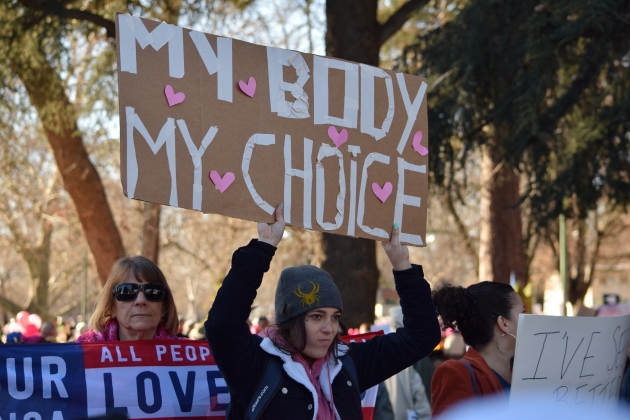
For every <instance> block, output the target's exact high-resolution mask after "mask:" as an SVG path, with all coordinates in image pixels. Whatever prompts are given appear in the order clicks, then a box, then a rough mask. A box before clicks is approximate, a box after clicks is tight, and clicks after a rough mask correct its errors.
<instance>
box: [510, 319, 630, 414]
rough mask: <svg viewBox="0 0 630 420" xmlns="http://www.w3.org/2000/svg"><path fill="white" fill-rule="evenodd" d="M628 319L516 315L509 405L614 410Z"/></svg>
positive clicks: (624, 359)
mask: <svg viewBox="0 0 630 420" xmlns="http://www.w3.org/2000/svg"><path fill="white" fill-rule="evenodd" d="M629 332H630V315H627V316H620V317H611V318H591V317H562V316H542V315H525V314H521V315H520V316H519V319H518V332H517V337H518V339H517V342H516V354H515V356H514V370H513V373H512V389H511V391H510V403H526V402H527V401H530V402H531V401H532V397H533V396H534V397H535V398H536V401H537V404H538V403H541V404H548V405H551V406H553V405H555V406H556V407H568V408H573V407H575V406H577V407H584V408H588V409H593V408H594V409H597V408H609V407H612V406H616V405H617V404H618V399H619V389H620V387H621V380H622V378H623V369H624V366H625V362H626V352H627V347H628V337H629Z"/></svg>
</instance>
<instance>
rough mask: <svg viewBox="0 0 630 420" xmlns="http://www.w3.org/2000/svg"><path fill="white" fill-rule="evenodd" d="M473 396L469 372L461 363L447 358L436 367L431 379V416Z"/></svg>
mask: <svg viewBox="0 0 630 420" xmlns="http://www.w3.org/2000/svg"><path fill="white" fill-rule="evenodd" d="M473 396H474V392H473V388H472V380H471V379H470V373H469V372H468V369H467V368H466V366H464V365H463V364H462V363H460V362H458V361H455V360H448V361H446V362H444V363H442V364H441V365H440V366H439V367H438V368H437V369H436V371H435V374H434V375H433V380H432V381H431V404H432V406H433V416H436V415H438V414H440V413H442V412H443V411H444V410H446V409H448V408H450V407H452V406H453V405H455V404H457V403H459V402H461V401H463V400H466V399H468V398H471V397H473Z"/></svg>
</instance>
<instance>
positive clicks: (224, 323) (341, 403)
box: [205, 207, 440, 420]
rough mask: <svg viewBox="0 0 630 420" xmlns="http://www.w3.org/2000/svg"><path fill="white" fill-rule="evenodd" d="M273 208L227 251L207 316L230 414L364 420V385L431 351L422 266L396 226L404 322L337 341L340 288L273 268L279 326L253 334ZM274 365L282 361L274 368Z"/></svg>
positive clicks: (314, 272)
mask: <svg viewBox="0 0 630 420" xmlns="http://www.w3.org/2000/svg"><path fill="white" fill-rule="evenodd" d="M275 215H276V222H275V223H272V224H266V223H259V224H258V240H256V239H253V240H252V241H251V242H250V243H249V244H248V245H247V246H244V247H242V248H239V249H238V250H237V251H236V252H234V255H233V256H232V268H231V269H230V272H229V273H228V275H227V276H226V278H225V280H224V281H223V285H222V286H221V288H220V289H219V291H218V292H217V296H216V299H215V301H214V304H213V306H212V309H211V310H210V312H209V313H208V320H207V321H206V323H205V327H206V337H207V339H208V343H209V344H210V348H211V350H212V355H213V357H214V360H215V362H216V364H217V366H218V368H219V370H220V371H221V374H222V375H223V378H224V379H225V382H226V384H227V387H228V389H229V392H230V398H231V401H230V405H229V407H228V408H227V419H228V420H231V419H270V420H271V419H273V420H282V419H287V420H288V419H291V420H301V419H305V420H306V419H308V420H322V419H323V420H333V419H338V420H340V419H343V420H349V419H357V420H359V419H362V418H363V413H362V409H361V394H362V393H363V392H364V391H366V390H367V389H369V388H371V387H372V386H374V385H377V384H379V383H381V382H383V381H384V380H385V379H387V378H389V377H390V376H392V375H395V374H396V373H398V372H400V371H402V370H403V369H405V368H407V367H408V366H411V365H412V364H413V363H415V362H417V361H418V360H420V359H422V358H423V357H425V356H426V355H428V354H429V353H430V352H431V351H432V350H433V349H434V348H435V346H436V345H437V344H438V343H439V341H440V328H439V325H438V321H437V317H436V313H435V309H434V307H433V303H432V301H431V290H430V287H429V284H428V283H427V282H426V280H424V275H423V272H422V267H420V266H416V265H412V264H411V263H410V262H409V252H408V250H407V247H406V246H404V245H401V244H400V240H399V236H400V235H399V234H400V232H399V231H398V226H396V225H395V226H394V230H393V233H392V238H391V242H387V243H383V248H384V249H385V252H386V254H387V256H388V257H389V260H390V262H391V263H392V266H393V269H394V279H395V282H396V290H397V291H398V294H399V296H400V304H401V306H402V312H403V324H404V327H402V328H399V329H398V330H397V331H396V333H393V334H388V335H386V336H382V337H376V338H374V339H372V340H370V341H367V342H364V343H351V344H349V345H345V344H342V343H340V342H339V340H338V334H339V330H340V327H339V319H340V318H341V316H342V313H343V302H342V299H341V295H340V294H339V290H338V289H337V286H336V285H335V283H334V282H333V280H332V278H331V277H330V275H329V274H328V273H327V272H325V271H323V270H321V269H319V268H317V267H314V266H310V265H302V266H298V267H290V268H287V269H285V270H283V271H282V274H281V275H280V280H279V281H278V286H277V289H276V298H275V310H276V325H275V326H273V327H270V328H268V329H267V330H266V331H265V334H263V335H266V337H264V338H263V337H261V336H258V335H252V334H250V332H249V328H248V326H247V318H248V317H249V313H250V308H251V305H252V303H253V302H254V299H255V297H256V290H257V289H258V287H259V286H260V284H261V282H262V278H263V274H264V273H265V272H266V271H267V270H268V269H269V265H270V263H271V259H272V258H273V255H274V253H275V251H276V246H277V245H278V243H279V242H280V240H281V239H282V234H283V233H284V228H285V223H284V217H283V215H282V211H281V208H280V207H278V208H277V209H276V213H275ZM360 286H361V285H357V287H360ZM344 364H345V365H344ZM274 365H281V368H278V369H277V370H274V369H273V368H272V366H274ZM274 375H275V376H276V377H275V378H274V377H273V376H274ZM267 383H268V384H270V385H268V386H267V385H265V384H267ZM215 409H216V408H215Z"/></svg>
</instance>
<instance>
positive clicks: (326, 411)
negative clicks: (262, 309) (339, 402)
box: [258, 327, 335, 420]
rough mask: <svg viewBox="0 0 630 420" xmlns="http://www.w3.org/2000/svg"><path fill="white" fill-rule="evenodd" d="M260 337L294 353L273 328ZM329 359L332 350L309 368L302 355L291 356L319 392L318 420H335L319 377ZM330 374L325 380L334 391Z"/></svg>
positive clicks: (264, 331) (262, 332)
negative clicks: (302, 368) (267, 338)
mask: <svg viewBox="0 0 630 420" xmlns="http://www.w3.org/2000/svg"><path fill="white" fill-rule="evenodd" d="M258 335H259V336H261V337H269V339H270V340H271V341H273V342H274V344H275V345H276V346H277V347H280V348H282V349H286V350H289V351H293V348H292V347H291V345H290V344H289V343H287V341H286V340H285V339H284V337H282V336H281V335H280V334H278V333H277V332H276V329H275V328H273V327H267V328H265V329H264V330H263V331H261V332H260V333H258ZM329 358H330V350H329V351H328V353H327V354H326V356H324V357H322V358H321V359H316V360H315V361H314V362H313V366H309V365H308V363H307V362H306V360H304V357H302V355H301V354H300V353H293V354H291V359H292V360H293V361H294V362H296V363H300V364H301V365H302V366H303V367H304V370H305V371H306V375H307V376H308V379H309V380H310V381H311V384H312V385H313V387H315V390H316V391H317V399H318V401H319V404H318V405H319V407H318V409H317V420H334V419H335V415H334V408H333V407H334V406H333V405H332V404H330V403H329V402H328V400H327V399H326V397H325V396H324V393H323V392H322V388H321V385H320V384H319V376H320V374H321V373H322V368H323V366H324V363H325V362H326V361H327V360H328V359H329ZM328 372H329V377H328V378H324V379H326V380H328V381H329V383H328V387H329V389H330V390H331V391H332V385H331V384H330V371H328ZM331 395H332V392H331ZM333 401H334V400H333Z"/></svg>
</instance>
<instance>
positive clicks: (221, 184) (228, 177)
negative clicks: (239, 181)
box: [210, 171, 236, 193]
mask: <svg viewBox="0 0 630 420" xmlns="http://www.w3.org/2000/svg"><path fill="white" fill-rule="evenodd" d="M235 178H236V177H235V176H234V174H233V173H232V172H226V173H225V175H223V178H221V175H219V173H218V172H217V171H211V172H210V179H211V180H212V182H213V183H214V185H216V186H217V189H218V190H219V192H221V193H223V191H225V190H227V189H228V187H229V186H230V185H232V182H234V179H235Z"/></svg>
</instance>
